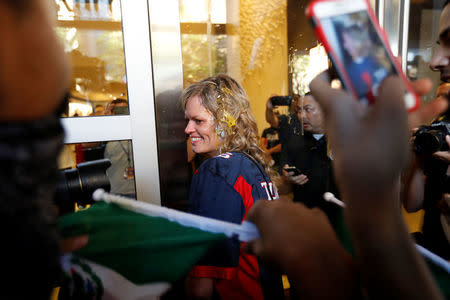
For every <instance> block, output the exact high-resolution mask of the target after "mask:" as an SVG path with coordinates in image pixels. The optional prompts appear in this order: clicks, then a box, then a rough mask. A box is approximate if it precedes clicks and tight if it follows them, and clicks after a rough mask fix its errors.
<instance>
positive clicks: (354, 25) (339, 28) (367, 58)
mask: <svg viewBox="0 0 450 300" xmlns="http://www.w3.org/2000/svg"><path fill="white" fill-rule="evenodd" d="M321 24H322V28H323V31H324V33H325V35H326V36H327V39H328V42H329V44H330V46H331V48H332V49H333V52H334V53H333V54H334V55H335V56H336V57H337V59H338V60H339V61H340V62H341V64H342V66H341V67H343V68H344V69H345V72H346V75H344V78H341V80H342V81H343V84H344V86H345V87H346V88H347V89H348V90H350V91H352V92H353V93H354V94H355V95H356V96H357V97H358V99H359V100H360V101H363V102H367V103H371V102H373V101H374V97H375V96H377V91H378V87H379V85H380V83H381V82H382V81H383V79H384V78H386V77H387V76H389V75H391V74H395V75H397V70H396V68H395V67H394V65H393V63H392V61H391V59H390V56H389V53H388V52H387V50H386V49H385V47H384V44H383V42H382V40H381V38H380V36H379V34H378V33H377V31H376V30H375V28H374V24H373V23H372V21H371V19H370V17H369V15H368V13H367V11H366V10H363V11H356V12H352V13H348V14H342V15H334V16H329V17H324V18H323V19H321ZM338 73H340V75H341V77H342V75H343V74H342V70H338ZM345 76H347V78H345ZM346 81H350V82H351V85H350V86H349V83H348V82H346Z"/></svg>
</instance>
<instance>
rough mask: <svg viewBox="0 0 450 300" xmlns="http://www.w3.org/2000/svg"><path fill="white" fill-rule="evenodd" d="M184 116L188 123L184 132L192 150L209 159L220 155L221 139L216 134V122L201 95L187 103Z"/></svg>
mask: <svg viewBox="0 0 450 300" xmlns="http://www.w3.org/2000/svg"><path fill="white" fill-rule="evenodd" d="M184 114H185V117H186V119H187V121H188V123H187V126H186V128H185V130H184V132H185V133H186V134H187V135H189V137H190V140H191V144H192V150H193V151H194V152H195V153H197V154H206V155H208V156H209V157H214V156H216V155H218V154H219V145H220V139H219V137H218V136H217V134H216V122H215V121H214V117H213V115H212V114H211V113H210V112H209V111H208V110H207V109H206V108H205V107H204V106H203V105H202V101H201V98H200V96H199V95H196V96H194V97H192V98H191V99H189V100H188V101H187V103H186V108H185V111H184Z"/></svg>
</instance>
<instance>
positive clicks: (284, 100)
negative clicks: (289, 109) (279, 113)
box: [270, 96, 292, 106]
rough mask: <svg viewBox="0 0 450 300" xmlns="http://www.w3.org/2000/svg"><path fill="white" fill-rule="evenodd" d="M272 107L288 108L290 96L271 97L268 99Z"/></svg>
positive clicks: (290, 101)
mask: <svg viewBox="0 0 450 300" xmlns="http://www.w3.org/2000/svg"><path fill="white" fill-rule="evenodd" d="M270 102H271V103H272V106H290V105H291V103H292V96H273V97H271V98H270Z"/></svg>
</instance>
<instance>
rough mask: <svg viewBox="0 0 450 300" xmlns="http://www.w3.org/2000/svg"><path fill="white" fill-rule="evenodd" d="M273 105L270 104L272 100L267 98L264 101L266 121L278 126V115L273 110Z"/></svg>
mask: <svg viewBox="0 0 450 300" xmlns="http://www.w3.org/2000/svg"><path fill="white" fill-rule="evenodd" d="M273 109H274V107H273V105H272V102H271V101H270V98H269V100H267V102H266V121H267V123H269V124H270V125H271V126H272V127H274V128H278V117H277V115H276V114H275V112H274V111H273Z"/></svg>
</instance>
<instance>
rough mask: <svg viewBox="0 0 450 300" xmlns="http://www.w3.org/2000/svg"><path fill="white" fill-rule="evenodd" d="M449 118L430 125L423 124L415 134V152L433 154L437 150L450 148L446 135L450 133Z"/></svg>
mask: <svg viewBox="0 0 450 300" xmlns="http://www.w3.org/2000/svg"><path fill="white" fill-rule="evenodd" d="M449 121H450V120H449V118H443V119H442V120H441V121H439V122H436V123H432V124H431V125H430V126H422V127H420V128H419V130H417V132H416V133H415V134H414V136H415V139H414V146H413V149H414V152H416V153H417V154H419V155H431V154H433V153H434V152H436V151H447V150H449V148H448V145H447V142H446V141H445V136H446V135H449V134H450V122H449Z"/></svg>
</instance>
